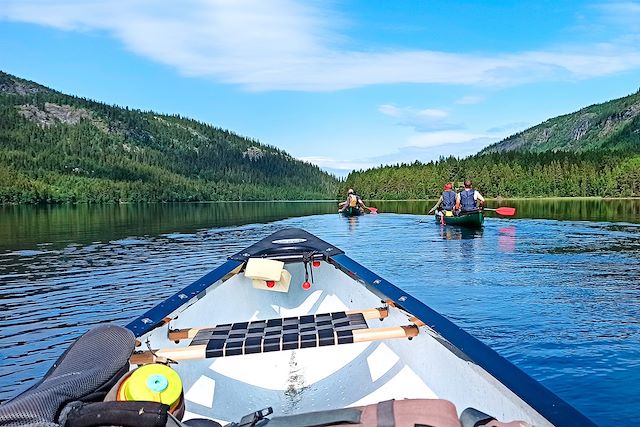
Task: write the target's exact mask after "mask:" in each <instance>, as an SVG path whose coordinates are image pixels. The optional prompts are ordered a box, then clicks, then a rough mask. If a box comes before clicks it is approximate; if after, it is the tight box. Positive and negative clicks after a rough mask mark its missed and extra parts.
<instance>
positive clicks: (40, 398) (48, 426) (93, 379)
mask: <svg viewBox="0 0 640 427" xmlns="http://www.w3.org/2000/svg"><path fill="white" fill-rule="evenodd" d="M134 347H135V337H134V335H133V333H132V332H131V331H129V330H128V329H125V328H122V327H120V326H114V325H103V326H98V327H97V328H94V329H92V330H90V331H89V332H87V333H85V334H84V335H82V336H81V337H80V338H78V340H76V341H75V342H74V343H73V344H72V345H71V347H69V348H68V349H67V350H66V351H65V352H64V353H63V354H62V356H60V358H59V359H58V360H57V361H56V362H55V363H54V364H53V366H52V367H51V369H50V370H49V372H47V374H46V375H45V376H44V378H43V379H42V380H41V381H40V382H39V383H37V384H36V385H34V386H33V387H31V388H30V389H28V390H27V391H25V392H24V393H22V394H20V395H18V396H16V397H14V398H13V399H11V400H9V401H7V402H6V403H4V404H2V405H0V426H7V427H14V426H33V427H57V426H58V425H59V424H58V416H59V415H60V412H61V410H62V409H63V408H64V407H65V406H66V405H67V404H69V403H71V402H97V401H101V400H102V399H103V398H104V395H105V394H106V393H107V391H108V390H109V388H110V387H111V386H113V384H115V382H116V381H117V380H118V378H119V377H120V376H122V375H123V374H124V373H125V372H127V371H128V369H129V357H131V354H132V352H133V349H134Z"/></svg>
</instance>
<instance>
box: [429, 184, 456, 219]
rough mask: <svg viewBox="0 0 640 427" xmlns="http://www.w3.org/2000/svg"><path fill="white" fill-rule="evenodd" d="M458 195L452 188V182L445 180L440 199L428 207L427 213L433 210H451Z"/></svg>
mask: <svg viewBox="0 0 640 427" xmlns="http://www.w3.org/2000/svg"><path fill="white" fill-rule="evenodd" d="M457 198H458V195H457V194H456V192H455V191H454V190H453V184H451V183H450V182H447V183H446V184H445V185H444V191H443V192H442V194H441V195H440V199H438V201H437V202H436V204H435V205H434V206H433V207H432V208H431V209H429V213H432V212H434V211H438V212H440V213H441V212H442V211H453V210H454V208H455V206H456V200H457Z"/></svg>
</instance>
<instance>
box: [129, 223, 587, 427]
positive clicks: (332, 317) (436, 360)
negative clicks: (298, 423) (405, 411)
mask: <svg viewBox="0 0 640 427" xmlns="http://www.w3.org/2000/svg"><path fill="white" fill-rule="evenodd" d="M252 258H254V259H255V258H259V259H271V260H279V261H283V262H284V269H285V270H286V271H287V272H288V273H287V274H290V276H291V282H290V286H289V289H288V291H287V292H282V290H283V289H278V290H280V292H276V291H273V289H272V288H275V287H276V285H277V286H281V285H282V284H281V283H279V282H277V281H276V282H275V283H269V286H271V287H272V288H269V289H267V288H265V287H264V286H263V288H262V289H259V288H256V287H254V280H253V279H252V278H248V277H246V276H245V267H246V265H247V262H248V260H250V259H252ZM314 261H315V262H314ZM311 274H312V276H313V281H312V282H313V283H312V285H311V287H310V289H306V290H305V289H303V288H302V287H301V284H302V283H303V282H305V280H306V279H307V276H308V279H309V281H311ZM287 279H288V277H287ZM285 281H286V280H285ZM255 283H256V284H257V285H259V284H260V283H259V282H258V281H256V282H255ZM263 285H264V283H263ZM214 326H218V327H217V328H215V329H214ZM127 328H128V329H130V330H131V331H132V332H133V333H134V334H135V335H136V337H137V339H138V341H139V342H140V343H141V345H140V346H139V347H138V348H137V350H139V351H138V352H137V353H136V354H134V356H133V357H132V359H131V360H132V364H142V363H147V362H151V361H153V360H154V359H157V358H159V359H160V360H162V359H171V360H175V361H178V363H177V364H176V365H172V367H174V368H175V369H176V370H177V371H178V373H179V375H180V377H181V379H182V381H183V386H184V396H185V404H186V416H185V419H187V418H191V417H205V418H211V419H216V420H223V421H237V420H239V419H240V418H241V417H242V416H243V415H246V414H248V413H251V412H253V411H258V410H260V409H262V408H265V407H272V408H273V410H274V415H290V414H299V413H305V412H313V411H323V410H328V409H336V408H344V407H352V406H362V405H368V404H373V403H377V402H382V401H385V400H390V399H396V400H400V399H417V398H421V399H446V400H449V401H451V402H452V403H453V404H454V405H455V406H456V408H457V410H458V411H459V412H461V411H462V410H464V409H465V408H475V409H478V410H480V411H482V412H484V413H487V414H490V415H492V416H493V417H495V418H496V419H499V420H504V421H510V420H523V421H527V422H529V423H530V424H532V425H534V426H547V425H557V426H589V425H594V424H593V422H591V421H590V420H589V419H588V418H586V417H585V416H584V415H582V414H581V413H580V412H578V411H577V410H576V409H574V408H573V407H572V406H570V405H569V404H567V403H566V402H564V401H563V400H562V399H560V398H559V397H558V396H556V395H555V394H553V393H552V392H550V391H549V390H548V389H546V388H545V387H543V386H542V385H541V384H540V383H538V382H537V381H535V380H534V379H532V378H531V377H529V376H528V375H527V374H525V373H524V372H522V371H521V370H520V369H518V368H516V367H515V366H514V365H513V364H511V363H510V362H508V361H507V360H506V359H504V358H503V357H501V356H500V355H498V354H497V353H496V352H494V351H493V350H491V349H490V348H489V347H487V346H486V345H484V344H483V343H481V342H480V341H478V340H477V339H475V338H474V337H472V336H471V335H469V334H467V333H466V332H464V331H463V330H462V329H460V328H459V327H457V326H456V325H455V324H453V323H452V322H450V321H449V320H447V319H446V318H444V317H443V316H441V315H440V314H438V313H437V312H435V311H434V310H432V309H431V308H429V307H428V306H427V305H425V304H423V303H422V302H420V301H418V300H417V299H415V298H414V297H412V296H411V295H409V294H407V293H406V292H404V291H402V290H401V289H399V288H397V287H396V286H394V285H393V284H391V283H390V282H388V281H386V280H385V279H383V278H382V277H379V276H378V275H376V274H375V273H373V272H371V271H370V270H368V269H366V268H365V267H363V266H361V265H360V264H358V263H356V262H355V261H353V260H352V259H351V258H349V257H348V256H347V255H345V254H344V253H343V251H341V250H340V249H338V248H336V247H334V246H332V245H331V244H329V243H327V242H324V241H322V240H321V239H319V238H317V237H315V236H313V235H312V234H310V233H307V232H306V231H304V230H301V229H296V228H289V229H285V230H282V231H279V232H277V233H274V234H273V235H271V236H269V237H267V238H265V239H263V240H261V241H259V242H258V243H256V244H254V245H252V246H250V247H249V248H247V249H245V250H244V251H241V252H240V253H238V254H236V255H233V256H231V257H230V258H229V260H228V261H227V262H225V263H224V264H223V265H221V266H219V267H218V268H216V269H215V270H213V271H211V272H210V273H208V274H207V275H205V276H204V277H202V278H201V279H199V280H197V281H195V282H194V283H192V284H191V285H189V286H187V287H186V288H184V289H183V290H181V291H180V292H178V293H177V294H175V295H174V296H172V297H170V298H168V299H167V300H165V301H164V302H162V303H160V304H158V305H157V306H156V307H154V308H152V309H151V310H149V311H148V312H146V313H145V314H143V315H142V316H140V317H139V318H138V319H136V320H134V321H133V322H131V323H130V324H129V325H127ZM148 349H152V350H153V351H152V352H150V351H149V350H148Z"/></svg>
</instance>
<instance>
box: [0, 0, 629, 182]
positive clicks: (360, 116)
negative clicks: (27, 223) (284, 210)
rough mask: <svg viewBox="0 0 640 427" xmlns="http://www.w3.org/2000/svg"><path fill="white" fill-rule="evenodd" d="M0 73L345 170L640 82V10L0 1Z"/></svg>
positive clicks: (345, 2) (477, 142)
mask: <svg viewBox="0 0 640 427" xmlns="http://www.w3.org/2000/svg"><path fill="white" fill-rule="evenodd" d="M0 52H1V53H0V69H1V70H3V71H6V72H9V73H12V74H15V75H18V76H19V77H24V78H27V79H31V80H34V81H37V82H39V83H42V84H45V85H47V86H50V87H52V88H54V89H57V90H60V91H62V92H65V93H69V94H73V95H78V96H83V97H87V98H92V99H96V100H99V101H104V102H107V103H110V104H117V105H122V106H125V105H126V106H129V107H132V108H140V109H143V110H155V111H158V112H162V113H179V114H181V115H184V116H188V117H192V118H195V119H198V120H201V121H204V122H207V123H210V124H213V125H215V126H219V127H222V128H225V129H229V130H231V131H234V132H237V133H239V134H241V135H245V136H248V137H251V138H255V139H258V140H260V141H261V142H263V143H267V144H271V145H275V146H277V147H280V148H283V149H285V150H286V151H288V152H289V153H291V154H292V155H293V156H295V157H297V158H300V159H304V160H307V161H311V162H313V163H316V164H318V165H320V166H321V167H323V168H325V169H327V170H330V171H332V172H335V173H338V174H344V173H346V172H348V171H349V170H351V169H354V168H356V169H359V168H367V167H371V166H377V165H379V164H387V163H397V162H410V161H413V160H421V161H429V160H432V159H437V158H438V157H439V156H443V155H455V156H466V155H469V154H473V153H475V152H477V151H478V150H480V149H481V148H482V147H484V146H486V145H488V144H490V143H493V142H496V141H499V140H500V139H502V138H504V137H506V136H508V135H510V134H513V133H515V132H518V131H520V130H523V129H526V128H527V127H530V126H533V125H535V124H537V123H539V122H541V121H544V120H546V119H548V118H551V117H554V116H557V115H560V114H565V113H569V112H573V111H575V110H578V109H580V108H582V107H584V106H587V105H591V104H594V103H599V102H604V101H607V100H609V99H613V98H618V97H621V96H625V95H628V94H631V93H633V92H635V91H637V90H638V89H639V88H640V1H621V2H618V1H614V2H606V1H594V2H589V1H561V0H556V1H546V0H537V1H535V2H524V1H522V2H509V1H506V0H504V1H482V2H479V1H456V2H450V1H424V0H423V1H418V0H396V1H393V0H384V1H383V0H342V1H334V0H324V1H320V0H318V1H314V0H309V1H302V0H300V1H294V0H181V1H167V0H93V1H92V0H55V1H54V0H0Z"/></svg>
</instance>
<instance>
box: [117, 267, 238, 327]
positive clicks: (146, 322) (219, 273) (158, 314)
mask: <svg viewBox="0 0 640 427" xmlns="http://www.w3.org/2000/svg"><path fill="white" fill-rule="evenodd" d="M240 265H242V262H240V261H235V260H228V261H227V262H225V263H224V264H222V265H221V266H220V267H218V268H216V269H215V270H212V271H210V272H209V273H207V274H205V275H204V276H202V277H201V278H199V279H198V280H196V281H195V282H193V283H191V284H190V285H189V286H187V287H186V288H184V289H182V290H181V291H179V292H177V293H176V294H174V295H173V296H171V297H169V298H167V299H166V300H164V301H163V302H161V303H160V304H158V305H156V306H155V307H153V308H152V309H150V310H149V311H147V312H146V313H144V314H143V315H142V316H140V317H138V318H137V319H136V320H134V321H133V322H131V323H129V324H128V325H127V326H126V328H127V329H129V330H130V331H131V332H133V333H134V335H135V336H136V337H140V336H142V335H144V334H146V333H147V332H149V331H151V330H153V329H154V328H155V327H156V326H158V325H160V324H161V323H162V322H163V319H164V318H165V317H167V316H169V315H170V314H171V313H173V312H174V311H176V310H177V309H178V308H180V307H181V306H182V305H184V304H186V303H188V302H189V301H191V300H192V299H194V298H197V297H199V296H200V295H201V294H202V292H204V291H205V290H206V289H207V288H208V287H209V286H211V285H212V284H214V283H215V282H217V281H218V280H220V279H222V278H223V277H224V276H225V275H227V274H228V273H230V272H231V271H233V269H235V268H237V267H238V266H240Z"/></svg>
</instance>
